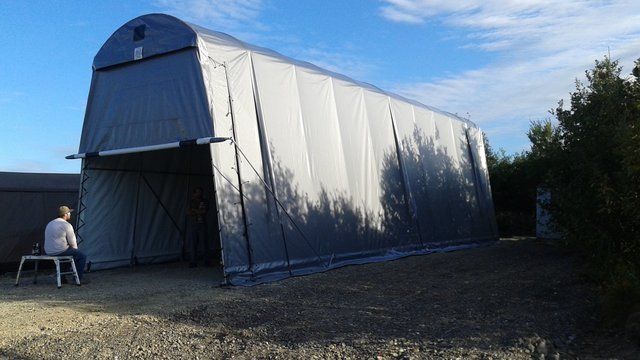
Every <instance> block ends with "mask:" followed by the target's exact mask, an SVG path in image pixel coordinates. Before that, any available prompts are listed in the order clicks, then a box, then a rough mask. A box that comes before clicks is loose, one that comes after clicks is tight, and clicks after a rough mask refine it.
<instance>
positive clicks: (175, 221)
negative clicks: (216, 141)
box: [78, 145, 221, 269]
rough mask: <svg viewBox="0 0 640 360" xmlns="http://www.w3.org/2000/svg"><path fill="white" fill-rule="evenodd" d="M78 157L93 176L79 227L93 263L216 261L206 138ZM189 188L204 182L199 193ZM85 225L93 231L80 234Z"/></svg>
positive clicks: (97, 266) (97, 265)
mask: <svg viewBox="0 0 640 360" xmlns="http://www.w3.org/2000/svg"><path fill="white" fill-rule="evenodd" d="M84 161H85V166H84V169H83V172H84V173H85V174H86V175H87V177H88V179H89V180H88V181H90V182H92V184H90V186H88V189H89V191H87V193H86V194H83V197H82V199H81V202H82V203H83V205H84V208H85V209H84V211H83V213H82V214H81V215H80V216H81V217H82V222H83V223H84V225H83V227H82V229H79V230H78V234H79V236H80V237H81V239H82V241H83V242H84V241H86V242H88V243H90V244H88V245H90V246H87V248H88V249H89V253H88V257H89V260H90V261H91V263H92V267H93V268H95V269H100V268H109V267H114V266H126V265H138V264H152V263H160V262H169V261H188V262H195V261H200V262H205V263H207V264H218V263H219V262H220V253H221V250H220V241H219V238H218V223H217V211H216V201H215V188H214V179H213V176H214V174H213V172H212V166H211V153H210V147H209V146H208V145H207V146H190V147H185V148H175V149H167V150H159V151H149V152H140V153H131V154H123V155H116V156H106V157H97V158H88V159H85V160H84ZM195 189H201V190H202V194H203V196H202V199H201V200H200V199H194V197H193V194H194V191H195ZM105 202H106V203H107V204H108V205H109V206H104V205H105ZM97 204H100V206H97ZM194 207H195V208H198V207H200V208H201V209H202V208H204V209H205V211H204V212H202V211H200V212H201V213H200V214H197V216H195V215H192V216H189V215H188V209H190V208H194ZM83 233H84V234H94V237H93V238H85V237H84V236H83ZM96 234H97V236H96ZM194 245H197V246H194Z"/></svg>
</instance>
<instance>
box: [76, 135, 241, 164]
mask: <svg viewBox="0 0 640 360" xmlns="http://www.w3.org/2000/svg"><path fill="white" fill-rule="evenodd" d="M227 140H231V138H226V137H213V136H208V137H202V138H197V139H190V140H180V141H175V142H170V143H166V144H157V145H147V146H136V147H130V148H122V149H112V150H102V151H93V152H86V153H80V154H73V155H69V156H66V157H65V158H66V159H85V158H91V157H100V156H113V155H123V154H133V153H140V152H147V151H156V150H166V149H175V148H181V147H187V146H193V145H205V144H212V143H219V142H224V141H227Z"/></svg>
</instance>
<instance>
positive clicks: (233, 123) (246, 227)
mask: <svg viewBox="0 0 640 360" xmlns="http://www.w3.org/2000/svg"><path fill="white" fill-rule="evenodd" d="M222 67H223V68H224V77H225V81H226V83H227V95H228V100H229V115H230V116H231V132H232V134H233V143H234V144H235V143H236V142H237V139H238V135H237V133H236V121H235V115H234V111H233V99H232V98H231V87H230V85H229V74H228V72H227V63H224V64H222ZM233 150H234V153H235V158H236V174H237V175H238V190H239V191H240V209H241V211H242V225H243V235H244V238H245V239H246V243H247V259H248V260H249V271H250V272H251V279H252V280H253V279H255V272H254V269H253V268H254V266H253V265H254V264H253V249H252V248H251V241H250V240H249V225H248V224H247V209H246V206H245V203H244V192H243V190H242V188H243V186H242V175H241V171H240V155H239V154H238V149H237V148H236V147H235V146H234V147H233Z"/></svg>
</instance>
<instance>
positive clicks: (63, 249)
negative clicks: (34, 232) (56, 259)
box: [44, 206, 88, 284]
mask: <svg viewBox="0 0 640 360" xmlns="http://www.w3.org/2000/svg"><path fill="white" fill-rule="evenodd" d="M72 211H73V209H69V207H68V206H60V207H59V208H58V217H57V218H55V219H53V220H51V221H50V222H49V223H48V224H47V227H46V228H45V229H44V252H45V253H46V254H47V255H51V256H73V261H74V262H75V264H76V270H77V271H78V278H80V282H82V283H85V284H86V283H88V281H87V280H84V281H83V280H82V275H83V273H84V265H85V263H86V261H87V256H86V255H85V254H84V253H82V252H81V251H80V250H78V244H77V242H76V234H75V233H74V232H73V226H72V225H71V224H70V223H69V219H71V212H72ZM62 281H63V282H64V283H66V282H67V279H66V277H65V278H63V280H62Z"/></svg>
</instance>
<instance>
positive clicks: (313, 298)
mask: <svg viewBox="0 0 640 360" xmlns="http://www.w3.org/2000/svg"><path fill="white" fill-rule="evenodd" d="M575 262H576V259H575V258H574V257H573V256H572V255H570V254H567V253H565V252H563V251H562V250H560V249H558V248H557V247H556V246H555V245H554V244H552V243H547V242H541V241H537V240H533V239H526V240H519V241H507V240H503V241H500V242H498V243H497V244H494V245H491V246H484V247H480V248H476V249H471V250H466V251H457V252H451V253H443V254H431V255H426V256H415V257H410V258H405V259H402V260H397V261H392V262H384V263H376V264H369V265H363V266H350V267H346V268H342V269H338V270H334V271H330V272H326V273H322V274H315V275H311V276H306V277H299V278H292V279H288V280H284V281H281V282H277V283H272V284H266V285H260V286H255V287H250V288H244V287H234V288H219V287H217V284H218V282H219V280H220V279H221V277H220V274H219V273H216V270H215V269H211V268H198V269H195V270H193V269H185V268H184V267H179V266H177V265H175V264H172V265H155V266H147V267H140V268H139V269H138V270H136V271H131V270H130V269H119V270H111V271H102V272H96V273H93V274H91V279H92V283H91V284H89V285H86V286H83V287H75V286H66V287H63V289H60V290H57V289H56V288H55V285H53V280H51V282H50V283H48V284H47V283H39V284H38V285H31V284H25V285H24V286H20V287H18V288H14V287H12V286H11V285H10V283H9V282H10V280H11V279H9V278H8V277H5V278H3V280H2V295H1V296H0V300H1V304H0V316H2V318H4V319H7V316H8V315H11V316H12V317H13V320H11V321H9V323H7V322H6V320H3V325H2V328H1V329H0V335H2V336H0V338H2V337H4V338H7V339H8V341H5V342H0V345H1V347H0V349H1V351H0V354H2V353H3V352H4V354H5V355H7V356H10V357H14V356H18V357H26V358H29V357H31V358H36V357H38V356H39V357H44V358H46V357H54V356H56V354H63V355H64V354H68V352H67V351H68V350H69V349H70V348H69V342H68V341H67V342H65V341H63V340H64V338H65V334H67V333H69V332H73V333H74V334H75V335H74V340H72V342H77V343H78V345H77V347H78V348H79V349H84V350H82V351H80V350H79V351H78V352H77V353H76V354H78V355H77V356H80V354H84V353H86V354H89V355H90V354H95V353H96V352H98V353H100V354H104V356H105V357H113V356H114V355H118V354H123V355H131V356H142V357H145V356H148V357H155V356H158V355H164V356H167V357H170V356H177V357H192V356H197V355H198V354H200V357H202V356H204V357H207V356H208V357H215V356H218V355H220V356H222V355H225V354H226V355H228V356H231V355H243V354H244V355H243V356H246V357H271V356H275V355H278V356H281V357H290V358H293V357H299V356H305V357H313V356H315V355H318V356H321V357H330V356H329V354H333V355H332V356H335V357H345V356H346V357H349V356H351V357H375V356H382V357H407V358H414V357H418V358H421V357H427V358H429V357H440V356H445V357H450V356H471V357H483V356H493V357H498V358H500V357H503V358H528V357H530V356H531V355H534V354H530V353H528V352H527V351H530V350H531V349H527V348H528V347H534V349H533V351H534V352H535V351H536V350H535V347H536V346H537V345H539V339H545V340H546V344H547V347H548V348H549V354H550V355H551V353H552V352H555V351H559V352H560V353H561V354H563V355H569V356H577V355H593V356H595V357H597V356H598V354H600V353H601V354H605V355H607V354H608V353H607V351H614V352H615V351H619V353H618V354H617V356H618V357H625V354H626V351H627V349H628V346H629V344H626V343H624V344H621V343H620V342H621V341H622V340H615V339H614V340H611V342H610V343H607V342H606V341H609V340H607V339H608V338H607V337H606V336H604V337H603V336H602V334H601V332H595V330H593V329H595V328H596V327H597V320H596V319H595V317H594V315H593V314H594V310H595V303H594V299H593V297H592V291H593V290H592V289H591V288H590V287H589V285H586V283H585V281H584V280H583V279H582V278H581V277H580V275H579V273H578V270H577V268H576V265H575ZM34 312H35V313H36V314H41V315H42V316H41V317H40V321H38V317H37V316H36V317H35V322H36V323H37V325H35V326H31V327H29V326H22V325H18V323H19V322H20V321H24V320H26V319H34V316H33V315H34ZM3 313H4V314H3ZM67 318H68V319H67ZM47 319H49V321H53V322H52V324H54V326H49V325H48V324H47V323H46V321H47ZM27 322H28V321H27ZM76 323H80V324H84V325H83V326H80V327H78V328H77V329H76V328H75V327H74V326H73V324H76ZM12 324H13V326H14V328H11V329H8V328H7V327H11V326H12ZM43 324H44V325H43ZM43 328H44V330H43ZM16 330H18V331H16ZM7 336H8V337H7ZM611 337H612V338H613V336H611ZM122 338H125V339H131V342H130V343H124V344H123V343H122V341H119V342H118V340H117V339H122ZM58 339H60V341H58ZM134 339H135V340H134ZM531 339H538V340H535V341H533V340H531ZM598 339H599V340H598ZM598 341H599V343H598ZM603 341H605V343H603ZM9 343H11V345H9ZM34 344H36V346H34ZM154 344H155V345H154ZM39 345H42V347H39ZM603 345H606V346H604V347H603ZM154 346H155V347H154ZM200 347H202V348H200ZM39 348H42V349H50V350H46V351H48V352H47V353H45V354H42V353H38V352H37V349H39ZM71 348H73V347H71ZM33 349H36V350H33ZM156 350H157V351H156ZM132 351H133V352H132ZM136 351H137V352H136ZM173 351H175V352H173ZM598 351H600V353H599V352H598ZM602 351H604V353H602ZM325 355H326V356H325ZM613 355H616V354H613ZM613 355H612V356H613ZM241 357H242V356H241Z"/></svg>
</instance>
